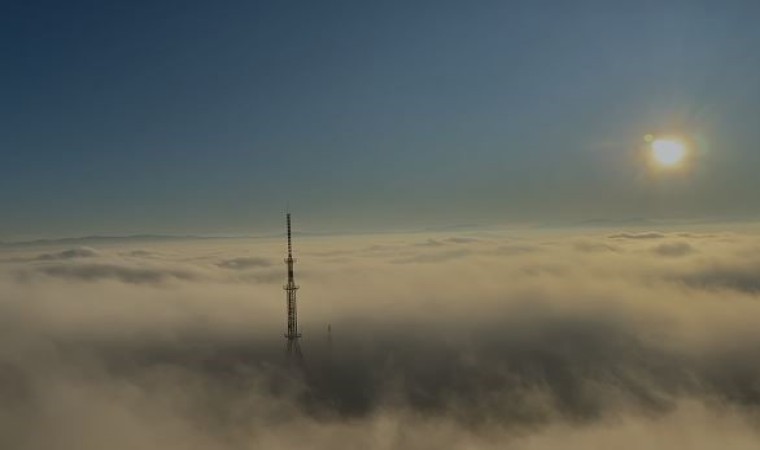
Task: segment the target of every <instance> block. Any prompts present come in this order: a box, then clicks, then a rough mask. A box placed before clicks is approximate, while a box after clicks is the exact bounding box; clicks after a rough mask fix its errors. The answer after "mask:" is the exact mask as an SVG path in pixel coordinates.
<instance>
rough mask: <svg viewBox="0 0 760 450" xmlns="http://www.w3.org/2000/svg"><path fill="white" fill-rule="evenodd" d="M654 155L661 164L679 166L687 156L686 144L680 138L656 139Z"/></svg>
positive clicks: (653, 143)
mask: <svg viewBox="0 0 760 450" xmlns="http://www.w3.org/2000/svg"><path fill="white" fill-rule="evenodd" d="M652 156H653V157H654V159H655V161H657V163H658V164H659V165H661V166H664V167H674V166H677V165H679V164H680V163H681V162H682V161H683V160H684V158H685V157H686V144H684V143H683V142H682V141H680V140H678V139H656V140H654V142H652Z"/></svg>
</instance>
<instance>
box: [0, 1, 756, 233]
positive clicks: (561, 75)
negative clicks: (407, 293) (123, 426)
mask: <svg viewBox="0 0 760 450" xmlns="http://www.w3.org/2000/svg"><path fill="white" fill-rule="evenodd" d="M759 14H760V4H758V3H757V2H756V1H753V0H748V1H720V2H719V1H701V0H694V1H676V0H661V1H636V2H632V1H619V0H615V1H576V2H549V1H524V2H521V1H482V2H463V1H459V2H455V1H413V2H410V1H404V2H401V1H387V2H363V1H320V2H282V1H235V0H231V1H227V2H200V1H194V0H190V1H132V2H121V3H119V2H100V1H76V0H74V1H68V2H52V1H51V2H46V1H25V2H20V1H5V2H2V5H0V52H1V53H0V54H2V59H3V68H2V70H0V160H1V161H2V163H1V164H0V211H2V214H1V217H2V220H0V240H14V239H19V238H24V237H57V236H81V235H88V234H134V233H163V234H243V235H250V234H256V233H260V232H265V231H271V230H274V229H278V228H279V227H281V222H282V212H283V211H284V209H285V208H286V207H287V208H290V210H291V211H292V212H293V213H294V215H295V217H297V220H298V221H299V223H301V224H304V225H303V226H304V227H305V228H307V229H312V230H322V231H325V230H332V231H349V230H375V231H380V230H387V229H413V228H415V227H431V226H445V225H457V224H472V223H476V224H504V223H526V222H527V223H536V224H541V223H561V224H567V223H576V222H583V221H588V220H629V219H631V218H643V219H647V220H649V219H657V220H715V219H728V218H731V219H752V218H755V217H756V215H757V210H756V204H757V200H756V193H757V192H758V190H760V181H759V180H760V178H758V177H757V176H756V173H755V172H756V168H757V167H759V166H758V164H760V149H759V148H758V142H760V127H758V126H757V120H756V118H757V117H758V116H759V115H760V85H758V83H757V78H758V73H760V54H758V52H757V48H758V46H760V28H758V27H757V23H756V22H757V20H756V19H757V17H758V15H759ZM660 133H666V134H676V135H679V136H683V137H686V138H687V139H688V140H689V141H690V142H693V143H694V145H693V150H694V154H695V158H694V163H693V167H692V168H691V170H689V171H688V173H681V174H664V173H652V172H651V171H648V170H647V169H646V168H645V167H644V164H642V163H641V160H640V158H639V156H638V152H640V151H641V146H642V143H643V140H642V139H643V136H645V135H647V134H655V135H658V134H660Z"/></svg>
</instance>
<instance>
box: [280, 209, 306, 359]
mask: <svg viewBox="0 0 760 450" xmlns="http://www.w3.org/2000/svg"><path fill="white" fill-rule="evenodd" d="M286 217H287V225H288V257H287V258H285V264H287V266H288V282H287V283H286V284H285V286H284V289H285V294H286V295H285V298H286V302H287V310H288V329H287V332H286V333H285V339H287V342H288V344H287V356H288V360H290V361H295V362H297V363H298V364H302V363H303V354H302V353H301V344H300V341H299V339H300V338H301V333H299V332H298V305H297V303H296V291H297V290H298V286H297V285H296V282H295V277H294V275H293V264H294V263H295V259H293V239H292V235H291V229H290V213H287V215H286Z"/></svg>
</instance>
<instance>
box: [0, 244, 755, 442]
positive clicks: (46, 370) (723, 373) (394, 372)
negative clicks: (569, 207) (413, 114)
mask: <svg viewBox="0 0 760 450" xmlns="http://www.w3.org/2000/svg"><path fill="white" fill-rule="evenodd" d="M283 257H284V245H283V242H281V240H279V239H278V240H266V239H246V240H244V239H239V240H232V239H204V240H196V241H191V240H187V241H171V242H157V241H151V242H139V241H137V242H135V241H124V242H119V241H118V240H114V241H113V242H107V241H98V242H97V243H96V244H92V245H90V244H87V243H85V245H81V246H78V245H77V246H71V245H66V246H55V245H53V244H48V245H46V246H44V247H33V246H5V247H3V248H2V250H1V252H0V448H8V449H15V450H27V449H30V450H31V449H35V450H37V449H56V450H101V449H106V448H107V449H109V450H122V449H124V450H127V449H129V450H133V449H136V448H151V449H152V448H155V449H166V450H175V449H177V450H179V449H183V450H184V449H205V450H217V449H219V450H227V449H254V448H257V449H258V448H268V449H296V448H317V449H322V448H324V449H334V448H366V449H428V448H430V449H432V448H436V449H440V448H472V449H491V448H493V449H496V448H499V449H504V448H507V449H537V450H544V449H573V450H574V449H579V450H580V449H589V448H600V449H601V448H604V449H607V448H618V449H624V450H625V449H641V448H651V449H680V448H690V449H714V448H717V447H719V446H720V447H721V448H731V449H750V448H751V449H755V448H757V447H758V444H760V432H758V430H760V429H759V428H758V425H760V415H759V413H760V326H758V319H759V318H760V235H755V234H753V233H752V232H746V231H745V232H743V233H731V232H721V231H715V230H712V231H710V232H709V233H707V232H695V231H693V230H688V231H684V230H678V231H668V232H660V231H657V232H655V231H645V232H631V231H626V230H614V231H609V232H604V231H598V230H596V231H582V230H575V231H573V232H555V231H552V232H550V231H544V232H540V233H539V232H508V231H499V232H478V233H475V232H471V233H448V234H447V233H436V234H383V235H368V236H338V237H301V236H296V257H297V258H298V261H297V263H296V281H297V283H298V284H300V286H301V289H300V290H299V291H298V295H299V321H300V325H301V329H302V332H303V339H302V348H303V352H304V359H305V364H304V367H303V368H298V367H292V366H288V365H287V364H286V363H285V358H284V351H285V339H284V337H283V332H284V329H285V311H284V308H285V302H284V292H283V291H282V284H283V282H284V281H285V267H284V263H283V262H282V258H283ZM328 324H329V325H331V329H332V333H331V336H328V333H327V326H328Z"/></svg>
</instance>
